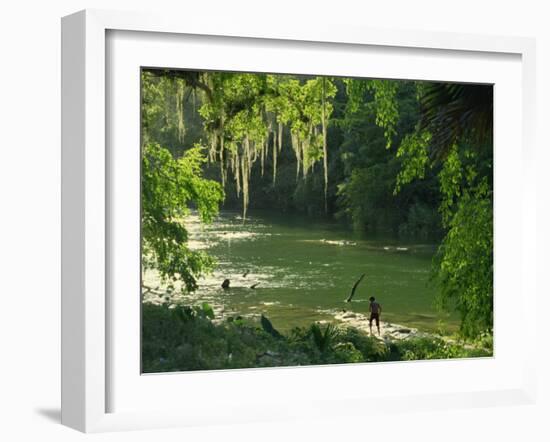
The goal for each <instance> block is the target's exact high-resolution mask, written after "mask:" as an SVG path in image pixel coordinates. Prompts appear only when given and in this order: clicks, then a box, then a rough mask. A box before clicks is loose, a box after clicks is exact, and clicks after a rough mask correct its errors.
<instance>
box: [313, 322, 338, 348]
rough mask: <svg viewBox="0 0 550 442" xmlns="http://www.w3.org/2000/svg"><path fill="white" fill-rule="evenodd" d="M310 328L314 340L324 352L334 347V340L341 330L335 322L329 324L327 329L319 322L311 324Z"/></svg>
mask: <svg viewBox="0 0 550 442" xmlns="http://www.w3.org/2000/svg"><path fill="white" fill-rule="evenodd" d="M309 330H310V333H311V336H312V338H313V342H314V343H315V345H316V346H317V348H318V349H319V351H320V352H321V353H322V354H324V353H326V352H327V351H329V350H330V349H331V348H332V346H333V345H334V341H335V340H336V338H337V337H338V334H339V330H338V328H337V327H336V326H335V325H334V324H327V325H326V326H325V329H324V330H322V329H321V327H320V326H319V324H317V323H314V324H311V327H310V329H309Z"/></svg>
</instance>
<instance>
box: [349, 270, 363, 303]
mask: <svg viewBox="0 0 550 442" xmlns="http://www.w3.org/2000/svg"><path fill="white" fill-rule="evenodd" d="M364 277H365V274H364V273H363V274H362V275H361V277H360V278H359V279H358V280H357V281H355V284H353V287H352V288H351V293H350V294H349V296H348V299H346V302H351V298H353V295H355V290H356V289H357V286H358V285H359V283H360V282H361V281H362V280H363V278H364Z"/></svg>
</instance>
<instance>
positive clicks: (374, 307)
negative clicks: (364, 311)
mask: <svg viewBox="0 0 550 442" xmlns="http://www.w3.org/2000/svg"><path fill="white" fill-rule="evenodd" d="M369 301H370V305H369V312H370V318H369V330H370V334H371V335H372V321H375V322H376V328H377V330H378V336H380V314H381V313H382V306H381V305H380V304H379V303H378V302H376V299H375V298H374V296H371V297H370V298H369Z"/></svg>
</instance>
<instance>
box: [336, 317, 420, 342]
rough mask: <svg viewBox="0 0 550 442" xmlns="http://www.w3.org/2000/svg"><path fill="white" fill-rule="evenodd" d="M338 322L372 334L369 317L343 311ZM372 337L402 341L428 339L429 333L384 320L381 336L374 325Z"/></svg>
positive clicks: (382, 321) (381, 326)
mask: <svg viewBox="0 0 550 442" xmlns="http://www.w3.org/2000/svg"><path fill="white" fill-rule="evenodd" d="M334 319H336V320H337V321H338V322H340V323H341V324H343V325H345V326H349V327H354V328H356V329H358V330H362V331H364V332H365V333H370V329H369V317H368V316H367V315H365V314H362V313H356V312H350V311H342V312H340V313H337V314H336V315H335V316H334ZM372 336H374V337H377V338H380V339H382V340H384V341H387V340H391V341H394V340H402V339H408V338H417V337H427V336H429V334H428V333H425V332H421V331H419V330H418V329H416V328H412V327H406V326H403V325H399V324H392V323H389V322H385V321H384V320H381V321H380V336H378V331H377V329H376V324H375V323H374V322H373V324H372Z"/></svg>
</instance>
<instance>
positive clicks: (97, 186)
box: [62, 11, 535, 431]
mask: <svg viewBox="0 0 550 442" xmlns="http://www.w3.org/2000/svg"><path fill="white" fill-rule="evenodd" d="M62 42H63V97H62V98H63V162H62V164H63V165H62V167H63V168H62V171H63V172H62V173H63V188H62V190H63V194H62V195H63V196H62V203H63V234H62V239H63V245H62V251H63V258H62V259H63V276H62V288H63V315H62V317H63V329H62V339H63V342H62V349H63V361H62V368H63V376H62V386H63V392H62V420H63V423H65V424H66V425H69V426H71V427H74V428H77V429H79V430H82V431H107V430H111V429H124V428H152V427H162V426H184V425H201V424H205V425H206V424H208V423H209V422H212V421H215V422H218V423H220V422H222V423H223V422H251V421H258V420H271V419H284V418H287V417H320V416H325V415H327V413H331V414H334V413H335V412H337V413H342V414H344V413H348V414H349V413H351V414H362V413H367V412H368V410H369V409H370V407H372V406H373V405H372V401H370V400H371V399H373V398H376V399H377V405H376V406H377V408H378V409H383V410H387V411H389V412H391V411H392V410H398V409H405V408H406V409H415V408H419V407H424V408H426V407H427V408H430V407H431V408H442V407H443V408H445V407H465V406H481V405H490V404H498V403H503V402H504V403H526V402H529V401H530V400H532V394H533V391H534V374H533V367H532V365H531V362H530V361H532V359H531V356H530V355H531V354H532V352H533V348H532V347H533V346H534V344H533V343H530V342H529V336H532V335H533V333H534V330H535V324H534V323H533V322H532V321H527V320H526V319H527V310H528V305H530V304H532V302H533V299H534V298H533V297H534V296H535V290H533V286H532V284H534V282H533V280H534V278H532V277H531V276H532V275H531V274H532V273H533V272H534V266H532V265H530V262H531V260H533V259H534V258H533V256H534V254H531V253H529V250H531V248H532V247H533V245H534V232H533V230H534V229H532V224H533V222H534V217H533V213H532V210H533V207H534V202H533V199H532V198H533V193H532V190H533V188H534V184H533V181H532V180H533V177H532V176H530V174H529V170H530V167H532V163H531V162H532V149H533V146H532V143H533V142H532V140H531V138H530V136H531V135H529V134H530V131H529V130H528V127H529V126H530V125H531V124H532V123H531V116H532V112H533V96H534V78H533V77H534V68H533V63H534V60H533V57H534V49H533V42H532V41H531V40H529V39H521V38H506V37H499V38H496V37H488V36H487V37H481V36H469V35H454V34H427V33H422V32H403V31H399V32H397V31H396V32H389V31H377V30H368V29H349V28H342V27H338V26H336V27H334V28H333V27H331V31H327V30H326V29H323V30H322V31H321V30H319V29H317V28H315V27H314V26H311V27H305V28H302V29H300V30H295V29H292V28H291V27H284V26H283V27H282V28H281V27H278V28H277V29H274V28H273V29H270V28H269V27H268V28H262V29H261V30H260V29H254V28H253V27H251V26H248V27H247V26H246V25H245V26H243V24H242V23H241V24H238V23H231V24H226V25H225V26H221V27H220V26H219V24H212V23H210V24H209V23H208V22H207V21H206V20H205V21H204V22H201V21H200V20H199V21H196V22H194V23H193V24H190V23H186V24H185V25H181V24H180V23H179V22H178V21H177V20H175V19H171V18H170V17H154V16H151V15H147V16H146V15H141V14H130V13H113V12H107V11H84V12H80V13H77V14H74V15H72V16H68V17H66V18H64V19H63V39H62ZM518 164H521V165H522V168H521V170H522V175H521V177H520V179H521V180H522V183H523V184H522V186H517V185H516V184H514V180H512V179H510V177H511V176H514V175H513V174H514V173H515V172H514V171H515V170H517V165H518ZM516 175H517V173H516ZM518 207H521V208H522V210H518ZM519 326H521V327H522V333H521V334H520V333H517V327H519ZM182 397H185V398H186V400H185V401H182V400H181V398H182ZM336 410H337V411H336Z"/></svg>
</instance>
